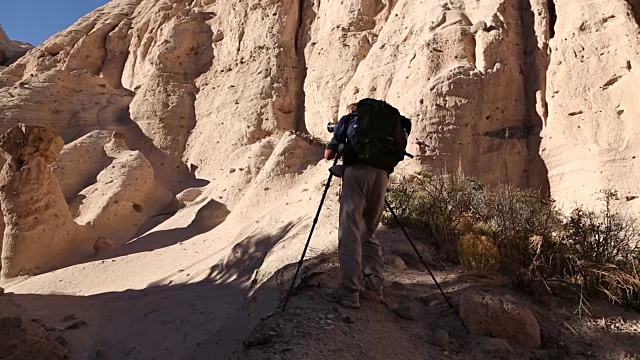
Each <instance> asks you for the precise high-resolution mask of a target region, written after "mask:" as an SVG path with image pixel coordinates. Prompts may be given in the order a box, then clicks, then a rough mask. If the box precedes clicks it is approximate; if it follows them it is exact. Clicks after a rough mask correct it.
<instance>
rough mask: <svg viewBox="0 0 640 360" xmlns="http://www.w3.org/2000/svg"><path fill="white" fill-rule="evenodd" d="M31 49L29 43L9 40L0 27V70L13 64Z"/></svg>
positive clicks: (31, 46)
mask: <svg viewBox="0 0 640 360" xmlns="http://www.w3.org/2000/svg"><path fill="white" fill-rule="evenodd" d="M31 49H33V45H31V44H29V43H25V42H22V41H16V40H11V39H9V36H8V35H7V33H6V32H4V30H3V29H2V26H0V69H2V67H4V66H9V65H11V64H13V63H14V62H15V61H16V60H18V59H19V58H20V57H21V56H23V55H24V54H26V53H27V52H28V51H29V50H31Z"/></svg>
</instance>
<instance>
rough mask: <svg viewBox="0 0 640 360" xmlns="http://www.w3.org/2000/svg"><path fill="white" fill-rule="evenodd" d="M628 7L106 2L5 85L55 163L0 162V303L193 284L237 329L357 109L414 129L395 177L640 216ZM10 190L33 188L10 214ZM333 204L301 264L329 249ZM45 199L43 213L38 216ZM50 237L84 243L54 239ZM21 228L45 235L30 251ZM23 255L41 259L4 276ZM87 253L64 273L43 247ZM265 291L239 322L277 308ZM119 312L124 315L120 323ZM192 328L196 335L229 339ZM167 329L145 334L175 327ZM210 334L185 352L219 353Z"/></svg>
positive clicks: (632, 13)
mask: <svg viewBox="0 0 640 360" xmlns="http://www.w3.org/2000/svg"><path fill="white" fill-rule="evenodd" d="M639 9H640V3H638V2H637V1H636V0H629V1H628V2H627V1H624V0H611V1H609V2H607V3H606V5H605V4H604V3H603V4H599V3H594V2H584V1H581V0H555V1H552V0H517V1H511V0H483V1H477V0H448V1H445V0H439V1H420V0H411V1H409V0H407V1H395V0H345V1H343V2H341V3H340V4H333V3H331V4H330V3H328V2H320V1H318V2H301V1H293V0H280V1H278V0H274V1H237V2H226V3H225V2H219V1H216V0H161V1H155V0H154V1H152V0H113V1H111V2H109V3H108V4H106V5H104V6H103V7H101V8H99V9H97V10H95V11H94V12H92V13H90V14H87V15H86V16H84V17H83V18H81V19H79V20H78V21H77V22H76V23H75V24H74V25H73V26H72V27H70V28H69V29H67V30H65V31H62V32H60V33H58V34H56V35H54V36H52V37H51V38H50V39H48V40H47V41H46V42H45V43H44V44H42V45H41V46H38V47H36V48H34V49H32V50H31V51H29V52H28V53H27V54H26V55H24V56H23V57H21V58H20V59H18V60H17V61H15V62H14V63H12V64H11V66H9V67H7V68H4V69H1V70H0V119H1V121H0V133H5V132H7V131H8V130H9V129H12V128H14V127H15V126H16V125H17V124H18V123H23V124H26V125H38V126H42V127H45V128H47V129H50V130H53V131H55V133H57V134H59V135H60V137H61V138H62V140H63V142H64V144H65V146H64V148H63V149H62V150H61V151H60V155H59V156H57V154H56V156H57V157H56V156H54V157H53V159H51V161H53V163H52V165H51V167H49V166H45V165H46V164H47V161H48V160H47V161H45V160H44V159H41V158H39V157H35V158H34V157H31V156H28V158H25V159H23V160H24V161H22V162H20V166H14V165H12V164H13V162H12V161H9V162H7V163H6V164H4V167H5V169H6V170H3V176H4V175H6V176H4V177H3V181H5V180H6V182H7V184H8V185H10V187H9V188H6V189H5V193H4V195H3V198H2V210H3V213H4V218H5V222H6V223H7V229H6V231H5V237H4V244H3V248H4V250H3V253H2V257H3V264H6V265H4V266H6V267H7V268H6V269H5V268H3V273H4V275H5V278H7V279H5V281H6V287H7V290H8V291H10V292H14V293H16V294H21V293H22V294H24V293H40V294H47V293H51V292H55V293H62V294H71V295H80V296H86V295H94V294H101V293H105V292H119V291H124V290H127V289H128V290H130V291H132V292H134V294H133V295H131V296H132V298H137V297H138V296H140V297H142V296H146V294H147V293H148V291H151V292H152V293H153V294H154V295H153V298H154V301H155V302H154V304H155V303H157V304H162V303H163V301H164V300H166V297H167V296H168V295H166V294H164V293H162V292H155V291H156V290H154V289H156V288H157V287H158V286H159V285H166V284H171V285H180V284H181V285H184V286H185V287H184V288H180V289H184V291H185V292H181V293H180V294H183V295H184V294H192V292H191V291H192V290H193V289H194V288H193V286H196V287H198V286H197V285H194V284H197V283H199V282H205V281H206V282H212V283H214V284H216V285H215V289H216V296H219V300H218V301H219V303H218V304H219V306H220V308H224V309H226V310H225V311H227V313H226V315H225V316H231V315H230V314H236V315H237V314H238V313H240V312H242V310H238V309H237V308H236V309H235V310H231V307H233V306H235V304H240V303H242V302H243V301H245V299H246V297H247V296H250V295H251V294H253V292H254V291H255V290H256V289H258V288H259V286H260V285H261V284H263V283H265V281H267V280H268V279H271V277H272V275H273V274H274V273H275V272H276V271H277V270H278V269H281V268H282V267H283V266H285V265H286V264H290V263H293V262H295V261H297V260H298V257H299V255H300V252H301V250H302V248H303V246H304V242H305V240H306V236H307V232H308V230H309V227H310V224H311V219H312V218H313V217H314V215H315V212H316V205H317V204H318V201H319V199H320V195H321V193H322V189H323V186H324V181H326V180H325V179H326V176H327V175H328V174H327V171H326V170H327V167H328V164H327V163H325V162H323V161H322V160H321V158H322V149H323V143H322V142H321V141H319V140H328V139H329V136H330V134H329V133H327V132H326V130H325V125H326V123H327V122H328V121H336V120H337V117H338V116H339V115H341V114H342V112H343V109H344V108H345V107H346V105H347V104H349V103H351V102H353V101H355V100H357V99H360V98H362V97H367V96H373V97H378V98H384V99H386V100H388V101H389V102H391V103H392V104H393V105H395V106H396V107H398V108H399V109H400V111H401V112H402V113H403V114H404V115H406V116H407V117H409V118H411V119H412V120H413V121H414V131H413V133H412V134H411V137H410V138H409V141H410V148H409V149H408V150H409V152H411V153H414V154H416V155H417V156H416V158H415V159H414V160H407V161H405V163H404V164H403V165H402V167H401V169H399V172H400V171H411V170H414V169H416V168H418V167H421V166H425V165H433V166H441V167H446V168H447V169H449V170H452V171H462V172H464V173H466V174H468V175H475V176H477V177H478V178H479V179H480V180H481V181H483V182H485V183H487V184H497V183H500V182H508V183H510V184H515V185H518V186H521V187H533V188H539V189H542V190H543V191H544V192H549V193H550V194H551V195H552V196H553V197H554V198H556V199H557V200H559V201H560V203H561V205H562V206H565V207H568V206H571V205H573V202H579V203H586V204H591V203H593V202H594V201H595V199H596V192H597V191H598V190H599V189H601V188H603V187H606V186H611V187H614V188H616V189H618V190H619V191H620V193H621V195H622V202H623V203H625V205H626V207H627V208H628V209H629V210H631V211H637V210H640V202H639V201H640V200H634V199H635V197H636V196H640V189H638V185H637V182H635V181H633V179H635V177H637V175H638V172H640V168H638V167H637V166H636V165H635V164H636V161H640V160H639V159H637V158H636V153H637V150H638V149H637V146H638V144H637V142H636V141H634V139H635V136H634V135H635V134H636V133H637V132H638V126H637V124H636V122H634V118H633V115H634V114H636V113H637V112H638V110H640V109H637V108H636V107H637V104H636V103H635V102H634V97H633V96H632V94H634V93H636V92H637V91H636V87H637V86H638V85H637V84H640V82H638V81H634V80H637V77H638V73H637V71H638V70H637V69H638V66H636V64H637V63H638V60H640V59H639V58H638V57H639V56H640V55H639V50H640V44H639V43H638V36H637V35H638V31H640V27H639V26H638V18H640V15H639V14H640V10H639ZM56 136H57V135H56ZM0 161H1V160H0ZM22 177H26V178H28V179H30V182H29V184H30V187H29V189H27V188H22V187H17V190H19V191H18V193H19V194H18V196H16V195H14V194H13V193H14V192H13V191H10V190H11V189H13V188H12V187H15V186H17V185H16V184H18V181H20V179H22ZM54 180H55V181H54ZM31 184H32V185H31ZM338 186H339V184H333V185H332V188H331V192H330V194H329V197H328V200H327V203H326V204H325V208H324V209H323V212H322V214H321V216H320V220H319V222H318V227H317V228H316V233H315V234H314V238H313V245H312V248H311V251H310V253H309V255H317V254H319V253H321V252H326V251H331V250H332V249H335V246H336V220H337V215H336V214H337V212H336V206H337V203H336V196H335V195H337V193H338ZM8 191H9V192H8ZM38 199H46V200H47V204H53V205H51V206H46V207H44V206H43V207H41V208H37V207H33V206H32V205H33V204H34V202H36V203H37V200H38ZM626 200H629V201H628V202H627V201H626ZM49 218H55V221H54V222H55V223H56V224H58V222H60V223H64V224H63V225H61V226H62V227H64V228H68V229H71V228H73V229H74V230H73V231H75V232H76V233H77V234H79V235H77V236H75V235H74V236H72V237H67V239H68V242H67V243H65V242H64V238H65V237H64V236H60V234H64V233H56V234H58V235H56V236H53V237H49V238H47V237H46V236H45V235H48V233H47V231H46V229H47V226H50V225H51V224H53V223H51V222H48V220H47V219H49ZM25 219H28V220H29V221H31V222H27V223H25V222H24V221H25ZM34 219H35V220H34ZM24 224H26V225H24ZM21 226H24V227H25V229H28V230H30V231H33V234H36V235H37V236H35V235H34V236H35V237H30V238H28V239H27V240H20V239H22V237H25V236H27V235H28V234H29V232H25V230H21V229H23V228H21ZM74 234H75V233H74ZM17 242H19V243H21V244H22V243H25V244H26V243H28V242H31V243H29V244H31V245H29V246H27V247H28V248H31V249H32V250H33V252H29V253H28V254H22V255H20V256H26V257H27V258H29V261H30V264H31V265H29V266H28V269H27V267H25V268H21V269H22V270H21V271H17V272H13V271H12V270H11V266H10V265H9V264H13V261H16V257H15V256H16V252H15V249H16V248H15V247H14V245H13V244H15V243H17ZM48 242H51V244H49V243H48ZM80 243H81V244H82V245H81V246H79V247H80V248H81V250H82V251H79V252H78V253H77V254H75V255H73V259H69V258H66V255H68V254H66V253H65V254H64V255H60V256H54V259H50V258H49V257H48V256H50V255H52V253H51V252H47V251H43V250H42V249H46V248H49V247H52V248H55V249H63V248H65V247H67V246H71V247H74V246H75V245H74V244H80ZM41 244H46V245H41ZM112 247H113V248H112ZM45 255H46V256H45ZM72 260H73V261H72ZM72 262H75V263H81V262H85V263H81V264H78V265H75V266H68V265H69V263H72ZM63 266H65V268H61V267H63ZM45 268H46V269H45ZM53 269H58V270H57V271H52V272H49V273H46V274H43V275H40V276H36V277H30V278H29V277H27V278H24V277H19V278H17V279H14V278H13V277H14V276H16V275H26V274H35V273H40V272H44V271H49V270H53ZM9 278H10V279H9ZM180 291H182V290H180ZM138 292H140V293H138ZM198 293H199V292H198ZM268 293H269V292H268ZM269 294H270V295H268V296H266V297H267V299H268V300H263V301H262V302H261V305H260V306H261V308H260V311H256V312H255V313H251V314H250V315H246V316H247V317H248V318H249V320H251V321H254V323H255V321H257V319H258V318H259V315H260V314H261V313H262V314H263V313H264V312H268V311H269V306H271V305H273V303H274V302H275V298H273V296H275V295H273V294H272V293H269ZM209 295H210V293H209V292H208V290H207V291H205V295H204V297H205V298H207V297H208V296H209ZM270 296H271V297H270ZM123 298H126V299H131V298H130V297H129V294H127V295H126V296H124V297H123ZM100 299H102V298H101V297H100ZM100 301H102V300H100ZM109 301H111V300H109ZM113 301H115V302H116V304H115V305H112V306H113V309H115V310H114V313H117V310H118V309H119V308H120V306H125V305H119V304H120V300H117V299H115V300H113ZM122 301H123V303H124V300H122ZM205 302H206V301H205V300H203V303H202V304H200V305H203V304H204V303H205ZM203 306H204V305H203ZM133 311H134V312H135V313H136V314H137V315H140V316H142V315H143V314H145V313H146V312H145V310H144V309H143V308H142V307H141V308H136V309H134V310H133ZM184 311H185V314H182V315H184V317H185V318H187V319H189V321H193V324H194V325H193V326H194V327H195V328H202V329H205V330H206V331H210V330H211V329H213V328H215V329H218V330H221V329H222V330H224V329H227V328H226V327H225V326H230V325H229V324H228V323H227V320H228V318H225V317H224V316H222V317H217V318H216V320H215V321H214V320H211V321H212V322H211V323H204V322H203V321H204V320H202V319H200V318H199V317H198V316H197V315H198V314H196V313H192V312H191V309H184ZM234 311H235V312H234ZM138 312H139V313H140V314H138ZM159 314H160V315H159V316H160V317H159V318H158V319H157V323H159V322H163V321H165V320H166V317H167V316H169V317H170V316H173V315H172V313H171V310H170V309H169V307H163V310H160V311H159ZM137 315H136V316H137ZM212 316H214V315H212ZM243 316H244V315H243ZM163 317H164V318H163ZM133 318H135V317H133ZM145 318H146V316H145ZM162 319H164V320H162ZM249 320H247V321H249ZM110 321H115V322H118V325H119V326H122V327H124V328H126V327H127V326H126V325H127V324H128V323H127V321H129V320H124V319H121V318H117V319H112V320H110ZM131 321H133V320H131ZM154 321H156V320H154ZM157 323H154V324H157ZM222 330H221V331H222ZM227 330H228V329H227ZM236 330H237V333H236V335H237V337H236V338H234V339H236V340H237V339H238V338H239V337H240V336H241V333H242V331H244V330H242V331H241V330H238V329H236ZM96 331H98V330H96ZM167 331H169V330H167ZM155 334H158V333H155ZM105 336H106V335H105ZM108 336H109V340H108V343H113V342H114V341H118V339H120V340H122V341H126V339H123V338H122V334H117V333H109V334H108ZM140 336H143V335H140ZM202 336H203V337H201V338H197V339H195V338H194V339H190V340H189V341H187V342H185V343H184V346H185V347H186V348H189V349H191V350H193V349H194V348H195V347H196V345H197V344H198V342H199V341H204V339H206V338H209V337H213V336H214V335H210V334H207V335H206V336H205V335H202ZM141 341H142V340H141ZM172 341H175V343H176V344H178V343H180V340H179V339H172ZM127 344H128V343H127ZM144 344H146V345H144V346H147V345H148V346H152V344H154V340H153V339H151V338H145V340H144ZM236 345H237V344H235V345H233V346H236ZM229 346H230V347H229V349H232V348H233V346H231V345H229ZM120 350H121V351H122V353H121V354H125V353H126V351H127V350H128V349H127V348H126V346H125V347H123V348H122V349H120ZM120 350H118V351H120ZM132 351H133V350H132ZM147 351H151V352H152V355H155V356H158V357H165V358H166V357H167V356H169V357H171V356H173V355H175V354H173V353H171V351H173V350H166V351H165V350H163V349H159V348H158V349H153V350H149V349H147ZM185 351H186V350H185ZM229 351H231V350H229ZM152 355H149V356H152ZM183 355H184V354H183Z"/></svg>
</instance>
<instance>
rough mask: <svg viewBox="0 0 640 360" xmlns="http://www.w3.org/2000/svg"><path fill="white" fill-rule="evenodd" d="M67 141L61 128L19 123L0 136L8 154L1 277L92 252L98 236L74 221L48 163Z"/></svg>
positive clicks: (2, 175)
mask: <svg viewBox="0 0 640 360" xmlns="http://www.w3.org/2000/svg"><path fill="white" fill-rule="evenodd" d="M63 145H64V143H63V141H62V138H61V137H60V136H59V135H58V134H56V133H55V132H52V131H50V130H47V129H45V128H42V127H35V126H15V127H13V128H11V130H9V131H8V132H7V133H5V134H4V135H3V136H2V138H1V139H0V147H1V148H2V150H3V155H4V157H5V159H6V160H7V162H6V163H5V164H4V167H3V168H2V171H1V172H0V205H1V206H2V212H3V213H4V220H5V223H6V225H5V226H6V228H5V231H4V242H3V246H2V276H3V277H14V276H18V275H32V274H38V273H41V272H44V271H49V270H52V269H55V268H57V267H59V266H65V265H69V264H71V263H73V262H75V261H77V260H79V259H82V258H84V257H87V256H89V255H90V254H92V253H93V249H92V246H93V243H94V242H95V240H96V238H93V235H92V234H91V233H90V232H89V231H87V229H85V228H83V227H81V226H80V225H78V224H76V223H75V222H74V221H73V218H72V216H71V213H70V211H69V207H68V206H67V203H66V202H65V199H64V196H63V194H62V191H61V190H60V185H59V184H58V180H57V179H56V178H55V176H54V175H53V172H52V171H51V169H50V167H49V165H50V164H51V163H52V162H53V161H54V160H55V159H56V157H57V156H58V154H59V153H60V150H62V147H63Z"/></svg>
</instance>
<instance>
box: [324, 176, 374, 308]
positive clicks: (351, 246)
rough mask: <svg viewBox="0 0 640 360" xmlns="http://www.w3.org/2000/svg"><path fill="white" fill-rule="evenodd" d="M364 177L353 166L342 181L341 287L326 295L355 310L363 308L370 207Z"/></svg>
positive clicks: (327, 297) (339, 255)
mask: <svg viewBox="0 0 640 360" xmlns="http://www.w3.org/2000/svg"><path fill="white" fill-rule="evenodd" d="M362 175H364V174H363V169H362V168H361V167H353V166H349V167H347V168H346V169H345V172H344V176H343V178H342V198H341V201H340V215H339V219H340V225H339V229H338V259H339V261H340V282H341V286H340V289H338V291H336V292H330V291H328V292H326V293H323V295H324V297H325V298H326V299H328V300H331V301H338V302H341V303H343V305H347V306H353V307H357V306H359V290H360V277H361V276H362V262H361V259H362V249H361V246H360V236H361V232H362V229H363V227H364V219H363V212H364V207H365V204H366V198H365V186H366V177H363V176H362ZM343 299H345V301H346V304H345V301H343ZM356 305H357V306H356Z"/></svg>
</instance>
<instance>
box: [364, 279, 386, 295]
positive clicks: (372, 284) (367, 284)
mask: <svg viewBox="0 0 640 360" xmlns="http://www.w3.org/2000/svg"><path fill="white" fill-rule="evenodd" d="M362 283H363V285H364V289H365V290H367V291H370V292H372V293H374V294H376V295H377V296H378V297H379V298H382V278H381V277H380V276H378V275H365V276H364V279H363V281H362Z"/></svg>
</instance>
